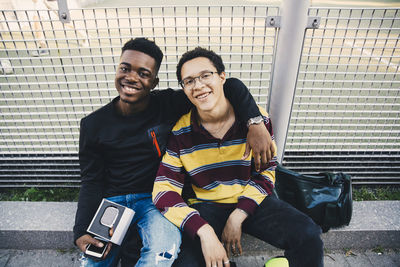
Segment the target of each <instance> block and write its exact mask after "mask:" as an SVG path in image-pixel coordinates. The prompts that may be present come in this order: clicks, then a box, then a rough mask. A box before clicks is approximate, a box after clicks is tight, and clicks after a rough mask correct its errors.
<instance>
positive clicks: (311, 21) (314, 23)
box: [306, 17, 321, 29]
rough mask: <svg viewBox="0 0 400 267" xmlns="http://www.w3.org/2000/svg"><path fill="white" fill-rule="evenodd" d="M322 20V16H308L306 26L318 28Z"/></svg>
mask: <svg viewBox="0 0 400 267" xmlns="http://www.w3.org/2000/svg"><path fill="white" fill-rule="evenodd" d="M320 22H321V18H320V17H308V20H307V27H306V28H307V29H318V28H319V23H320Z"/></svg>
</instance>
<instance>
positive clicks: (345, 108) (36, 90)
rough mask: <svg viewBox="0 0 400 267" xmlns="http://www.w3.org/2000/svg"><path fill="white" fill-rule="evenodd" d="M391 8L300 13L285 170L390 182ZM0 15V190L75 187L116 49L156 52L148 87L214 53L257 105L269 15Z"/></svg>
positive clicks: (394, 117) (398, 171)
mask: <svg viewBox="0 0 400 267" xmlns="http://www.w3.org/2000/svg"><path fill="white" fill-rule="evenodd" d="M399 13H400V12H399V9H354V8H353V9H343V8H310V9H309V16H310V17H320V18H321V20H320V26H319V28H318V29H307V30H306V31H305V40H304V46H303V54H302V58H301V63H300V67H299V73H298V80H297V91H296V96H295V99H294V105H293V112H292V117H291V122H290V128H289V133H288V140H287V143H286V150H285V164H286V165H287V166H288V167H290V168H292V169H294V170H297V171H300V172H304V173H315V172H320V171H339V170H340V171H345V172H348V173H350V174H352V176H353V179H354V183H356V184H372V183H373V184H400V140H399V139H400V137H399V132H400V121H399V120H400V118H399V114H400V98H399V88H400V86H399V85H400V78H399V60H400V53H399V49H400V47H399V37H400V36H399V34H400V19H399V17H400V16H399V15H400V14H399ZM70 14H71V18H72V20H71V22H70V23H69V24H63V23H61V22H60V20H59V18H58V16H57V13H56V12H54V8H53V7H51V6H50V7H48V6H43V7H41V8H40V9H39V10H31V9H30V10H18V11H17V10H5V11H0V35H1V42H0V61H1V66H0V86H1V90H0V118H1V120H0V136H1V138H0V151H1V153H0V187H19V186H22V187H25V186H33V185H35V186H51V187H53V186H68V187H72V186H79V180H80V174H79V164H78V160H77V158H78V155H77V152H78V136H79V120H80V119H81V118H82V117H83V116H85V115H87V114H89V113H90V112H92V111H93V110H95V109H97V108H99V107H101V106H102V105H104V104H106V103H108V102H109V101H110V100H111V99H112V98H113V97H114V96H116V95H117V92H116V90H115V89H114V74H115V67H116V65H117V63H118V59H119V56H120V49H121V46H122V45H123V43H124V42H126V41H127V40H128V39H130V38H132V37H139V36H144V37H148V38H150V39H154V40H155V41H156V43H157V44H158V45H159V46H160V47H161V49H162V50H163V52H164V55H165V57H164V61H163V64H162V66H161V69H160V73H159V78H160V83H159V85H158V87H159V89H165V88H168V87H172V88H178V85H177V82H176V76H175V66H176V64H177V61H178V59H179V57H180V55H182V54H183V53H184V52H186V51H187V50H189V49H192V48H194V47H196V46H202V47H206V48H211V49H213V50H214V51H215V52H217V53H219V54H221V55H222V57H223V60H224V62H225V65H226V68H227V74H228V76H232V77H238V78H240V79H241V80H242V81H243V82H245V84H246V85H247V86H248V87H249V89H250V91H251V93H252V94H253V96H254V97H255V99H256V101H257V102H258V103H259V104H260V105H262V106H265V105H266V103H267V99H268V92H269V87H270V82H271V76H272V75H271V73H272V72H273V69H274V68H273V62H274V56H275V46H276V45H279V44H277V36H278V34H279V30H277V29H276V28H272V27H271V28H270V27H267V17H268V16H277V15H279V8H278V7H273V6H246V7H234V6H175V7H163V6H158V7H129V8H94V9H73V10H70Z"/></svg>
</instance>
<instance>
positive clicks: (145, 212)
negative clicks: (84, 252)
mask: <svg viewBox="0 0 400 267" xmlns="http://www.w3.org/2000/svg"><path fill="white" fill-rule="evenodd" d="M107 199H108V200H111V201H113V202H116V203H118V204H121V205H123V206H126V207H128V208H131V209H133V210H134V211H135V215H134V217H133V220H132V224H135V223H136V224H137V228H138V231H139V235H140V237H141V239H142V242H143V247H142V249H141V251H140V259H139V261H138V262H137V263H136V265H135V266H140V267H142V266H149V267H150V266H161V267H164V266H165V267H166V266H171V265H172V263H173V262H174V260H175V259H176V258H177V255H178V252H179V247H180V245H181V232H180V231H179V229H178V228H177V227H176V226H175V225H173V224H172V223H171V222H169V221H168V220H167V219H166V218H165V217H164V216H163V215H162V214H161V213H160V212H159V211H158V210H157V208H156V207H155V206H154V204H153V201H152V200H151V193H139V194H129V195H123V196H114V197H109V198H107ZM118 255H119V247H118V246H117V245H113V247H112V249H111V251H110V253H109V254H108V255H107V257H106V259H104V260H103V261H98V262H96V261H94V260H92V259H90V258H87V257H84V256H83V257H81V266H96V267H104V266H116V264H117V263H118V259H116V257H118Z"/></svg>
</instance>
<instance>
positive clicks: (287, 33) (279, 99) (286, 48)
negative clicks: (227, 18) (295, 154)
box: [268, 0, 310, 162]
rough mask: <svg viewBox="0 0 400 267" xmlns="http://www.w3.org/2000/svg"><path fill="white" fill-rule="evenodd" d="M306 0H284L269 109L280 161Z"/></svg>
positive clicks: (296, 70)
mask: <svg viewBox="0 0 400 267" xmlns="http://www.w3.org/2000/svg"><path fill="white" fill-rule="evenodd" d="M309 5H310V3H309V0H283V2H282V5H281V8H280V10H281V24H280V25H281V27H280V29H279V35H278V42H277V48H276V57H275V63H274V73H273V77H272V86H271V91H270V94H269V102H268V111H269V113H270V116H271V118H272V121H273V127H274V134H275V142H276V145H277V148H278V161H279V162H282V160H283V156H284V152H285V143H286V137H287V133H288V129H289V122H290V116H291V113H292V106H293V99H294V93H295V89H296V81H297V75H298V69H299V64H300V57H301V52H302V48H303V41H304V33H305V29H306V25H307V18H308V17H307V15H308V14H307V12H308V7H309Z"/></svg>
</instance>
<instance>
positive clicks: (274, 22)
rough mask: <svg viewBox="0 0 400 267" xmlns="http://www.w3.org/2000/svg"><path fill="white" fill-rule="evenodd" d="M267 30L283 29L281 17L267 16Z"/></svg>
mask: <svg viewBox="0 0 400 267" xmlns="http://www.w3.org/2000/svg"><path fill="white" fill-rule="evenodd" d="M265 24H266V26H267V28H280V27H281V17H280V16H267V20H266V22H265Z"/></svg>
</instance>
